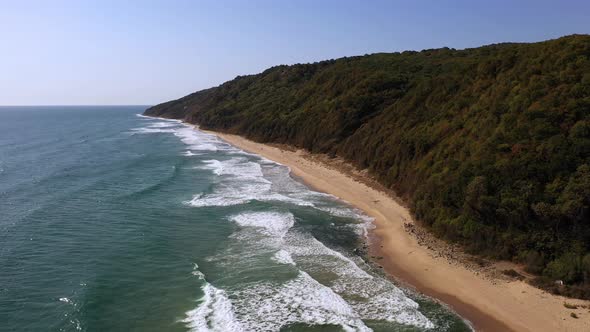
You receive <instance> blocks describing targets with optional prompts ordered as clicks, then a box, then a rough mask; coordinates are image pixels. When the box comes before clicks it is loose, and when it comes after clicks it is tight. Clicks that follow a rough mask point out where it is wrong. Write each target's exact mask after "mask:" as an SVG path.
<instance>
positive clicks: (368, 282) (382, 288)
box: [284, 232, 434, 329]
mask: <svg viewBox="0 0 590 332" xmlns="http://www.w3.org/2000/svg"><path fill="white" fill-rule="evenodd" d="M284 250H286V251H287V252H289V253H290V254H291V256H293V257H295V258H296V259H298V260H299V261H300V262H301V264H298V265H299V266H303V267H304V268H306V269H307V270H308V271H310V272H312V273H313V272H315V273H318V274H321V273H322V271H325V270H329V271H332V272H333V273H335V274H336V275H337V277H336V278H335V279H334V280H332V281H331V282H330V287H331V289H332V290H333V291H334V292H335V293H337V294H340V295H341V296H343V297H344V298H346V299H348V303H349V304H350V306H351V307H352V308H353V309H354V310H355V312H356V313H357V314H358V315H359V317H361V318H362V319H364V320H382V321H389V322H397V323H401V324H406V325H413V326H417V327H422V328H426V329H429V328H433V327H434V324H433V323H432V322H431V321H430V320H429V319H428V318H426V317H425V316H424V315H423V314H422V313H421V312H420V311H419V310H418V309H419V305H418V303H416V302H415V301H413V300H412V299H410V298H408V297H407V296H406V295H405V294H404V292H403V291H402V290H401V289H399V288H397V287H396V286H395V285H393V284H392V283H391V282H389V281H387V280H385V279H382V278H380V277H375V276H373V275H371V274H369V273H368V272H366V271H365V270H363V269H362V268H361V267H360V266H359V264H362V262H361V261H360V259H359V262H354V261H353V260H352V259H351V258H349V257H346V256H345V255H343V254H342V253H340V252H338V251H336V250H333V249H330V248H328V247H326V246H325V245H324V244H323V243H321V242H320V241H318V240H317V239H315V238H313V237H311V236H309V235H306V234H303V233H298V232H293V233H290V236H288V237H287V238H286V246H285V249H284Z"/></svg>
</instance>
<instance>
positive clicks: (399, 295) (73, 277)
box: [0, 106, 469, 331]
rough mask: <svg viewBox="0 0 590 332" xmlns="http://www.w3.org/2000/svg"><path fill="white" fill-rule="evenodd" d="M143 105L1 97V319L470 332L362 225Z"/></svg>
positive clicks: (19, 323) (124, 326)
mask: <svg viewBox="0 0 590 332" xmlns="http://www.w3.org/2000/svg"><path fill="white" fill-rule="evenodd" d="M144 109H145V107H139V106H123V107H114V106H113V107H98V106H97V107H0V330H1V331H189V330H192V331H279V330H281V331H341V330H345V331H370V330H374V331H425V330H428V331H466V330H469V328H468V327H467V326H466V325H465V324H464V323H463V322H462V320H461V319H460V318H459V317H457V316H456V315H454V314H453V313H451V312H449V311H448V310H447V309H446V308H444V307H443V306H441V305H439V304H437V303H434V302H432V301H430V300H428V299H426V298H423V297H421V296H419V295H416V294H413V293H412V292H409V291H407V290H404V289H402V288H400V287H399V286H396V285H395V284H394V283H392V282H391V281H390V280H388V279H387V278H386V277H384V276H383V275H381V274H380V273H379V271H378V270H376V269H374V268H373V267H371V266H370V265H368V264H366V263H365V262H364V260H363V258H362V257H360V256H358V255H357V254H356V252H357V251H356V250H355V249H356V248H358V246H359V245H360V244H361V243H362V241H363V239H364V235H365V233H366V232H367V230H368V229H369V228H370V227H371V221H370V219H369V218H367V217H366V216H364V215H363V214H362V213H361V212H360V211H358V210H355V209H353V208H351V207H350V206H348V205H346V204H345V203H344V202H341V201H338V200H337V199H335V198H334V197H332V196H329V195H325V194H322V193H318V192H315V191H312V190H310V189H309V188H307V187H306V186H304V185H303V184H301V183H299V182H297V181H296V180H294V179H292V178H291V177H290V175H289V170H288V168H286V167H285V166H282V165H278V164H276V163H274V162H271V161H269V160H265V159H263V158H261V157H259V156H256V155H252V154H248V153H245V152H243V151H241V150H239V149H237V148H235V147H233V146H231V145H228V144H227V143H224V142H223V141H220V140H219V139H217V138H216V137H214V136H211V135H208V134H205V133H202V132H199V131H197V130H194V129H193V128H191V127H189V126H186V125H184V124H181V123H179V122H177V121H171V120H161V119H152V118H146V117H141V116H138V114H139V113H141V112H143V110H144Z"/></svg>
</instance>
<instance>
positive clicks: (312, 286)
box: [232, 272, 371, 331]
mask: <svg viewBox="0 0 590 332" xmlns="http://www.w3.org/2000/svg"><path fill="white" fill-rule="evenodd" d="M232 296H233V297H235V298H236V300H235V311H236V314H237V316H238V317H239V318H238V319H239V320H240V321H241V322H242V324H243V326H244V327H245V328H246V330H248V331H279V330H280V329H281V328H282V327H285V326H288V325H291V324H294V323H304V324H309V325H328V324H329V325H339V326H341V327H342V328H344V329H345V330H349V331H371V329H369V328H368V327H367V326H366V325H365V323H364V322H363V321H362V320H361V319H360V317H359V316H358V315H357V314H356V312H355V311H354V310H353V309H352V308H351V307H350V306H349V305H348V303H347V302H346V301H345V300H344V299H342V298H341V297H340V296H339V295H338V294H336V293H334V292H333V291H332V290H331V289H330V288H328V287H325V286H323V285H322V284H320V283H318V282H317V281H315V280H314V279H313V278H312V277H310V276H309V275H308V274H307V273H305V272H300V273H299V274H298V275H297V277H296V278H294V279H292V280H289V281H288V282H286V283H284V284H282V285H279V286H277V285H275V284H273V283H259V284H256V285H254V286H251V287H248V288H245V289H242V290H239V291H236V292H234V293H233V294H232Z"/></svg>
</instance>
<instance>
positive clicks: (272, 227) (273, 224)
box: [230, 212, 295, 238]
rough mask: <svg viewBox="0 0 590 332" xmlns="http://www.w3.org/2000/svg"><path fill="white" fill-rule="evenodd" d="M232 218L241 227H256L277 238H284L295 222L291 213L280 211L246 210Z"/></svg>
mask: <svg viewBox="0 0 590 332" xmlns="http://www.w3.org/2000/svg"><path fill="white" fill-rule="evenodd" d="M230 220H232V221H233V222H235V223H236V224H238V225H239V226H241V227H254V228H257V229H260V230H262V232H263V233H264V234H266V235H269V236H274V237H277V238H283V237H284V236H285V234H287V232H288V231H289V229H290V228H291V227H293V225H294V224H295V217H293V215H292V214H291V213H279V212H246V213H240V214H238V215H235V216H232V217H230Z"/></svg>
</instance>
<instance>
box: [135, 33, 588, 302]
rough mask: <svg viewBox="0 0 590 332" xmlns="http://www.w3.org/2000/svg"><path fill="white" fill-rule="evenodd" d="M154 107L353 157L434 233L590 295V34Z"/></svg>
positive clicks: (273, 74)
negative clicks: (396, 194) (407, 205)
mask: <svg viewBox="0 0 590 332" xmlns="http://www.w3.org/2000/svg"><path fill="white" fill-rule="evenodd" d="M195 74H196V73H195ZM145 114H147V115H152V116H162V117H168V118H178V119H184V120H186V121H188V122H191V123H196V124H199V125H200V126H201V127H203V128H208V129H214V130H218V131H224V132H230V133H235V134H239V135H243V136H246V137H248V138H250V139H253V140H256V141H260V142H275V143H285V144H290V145H293V146H297V147H301V148H305V149H307V150H309V151H312V152H317V153H326V154H329V155H332V156H339V157H342V158H344V159H346V160H348V161H350V162H351V163H353V164H355V165H356V166H358V167H359V168H363V169H364V168H367V169H368V170H369V172H370V173H371V174H372V175H373V176H374V177H375V178H376V179H378V180H379V181H380V182H381V183H382V184H384V185H385V186H387V187H390V188H392V189H393V190H395V191H396V192H397V193H398V194H399V195H400V196H401V197H403V198H404V199H405V200H406V201H407V202H408V204H409V205H410V206H411V209H412V212H413V214H414V215H415V217H416V219H417V220H419V221H421V222H422V223H423V224H425V225H426V226H427V227H429V228H430V229H431V230H432V231H433V232H434V233H435V234H436V235H438V236H440V237H442V238H445V239H447V240H449V241H453V242H459V243H461V244H463V245H464V246H465V248H466V250H468V251H469V252H472V253H478V254H482V255H485V256H488V257H494V258H499V259H510V260H513V261H517V262H521V263H523V264H525V266H526V269H527V270H528V271H530V272H532V273H535V274H537V275H539V276H541V277H540V278H538V280H537V281H538V282H539V283H540V284H541V285H545V286H548V285H554V283H553V281H554V280H557V279H559V280H563V281H564V283H565V285H566V286H565V287H557V286H551V287H552V288H554V291H556V292H561V293H563V294H566V295H574V296H579V297H585V298H590V36H588V35H572V36H567V37H563V38H559V39H555V40H549V41H545V42H539V43H504V44H495V45H489V46H483V47H478V48H471V49H465V50H455V49H449V48H442V49H429V50H423V51H420V52H414V51H406V52H401V53H380V54H372V55H365V56H356V57H345V58H341V59H336V60H328V61H321V62H317V63H313V64H297V65H292V66H276V67H272V68H270V69H268V70H266V71H264V72H262V73H260V74H257V75H249V76H238V77H236V78H235V79H234V80H232V81H229V82H226V83H224V84H222V85H220V86H218V87H215V88H211V89H207V90H202V91H199V92H195V93H193V94H191V95H188V96H186V97H183V98H180V99H178V100H174V101H170V102H166V103H163V104H160V105H157V106H154V107H151V108H149V109H148V110H146V112H145Z"/></svg>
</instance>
